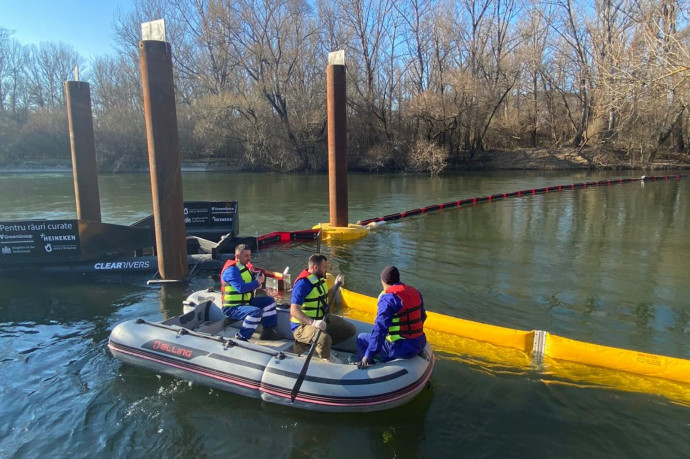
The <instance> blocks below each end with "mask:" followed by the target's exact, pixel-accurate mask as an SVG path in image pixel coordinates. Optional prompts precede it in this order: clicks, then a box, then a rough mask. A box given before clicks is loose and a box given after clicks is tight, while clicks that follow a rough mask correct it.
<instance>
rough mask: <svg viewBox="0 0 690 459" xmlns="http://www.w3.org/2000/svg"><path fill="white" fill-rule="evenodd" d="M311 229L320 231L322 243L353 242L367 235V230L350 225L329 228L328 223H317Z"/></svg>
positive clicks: (363, 227)
mask: <svg viewBox="0 0 690 459" xmlns="http://www.w3.org/2000/svg"><path fill="white" fill-rule="evenodd" d="M312 229H321V235H322V236H321V237H322V239H323V240H324V241H328V240H336V241H354V240H355V239H361V238H363V237H364V236H366V235H367V232H368V231H369V228H368V227H366V226H360V225H355V224H354V223H350V224H348V225H347V227H344V226H331V225H330V223H319V224H318V225H316V226H314V228H312Z"/></svg>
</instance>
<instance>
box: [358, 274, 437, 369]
mask: <svg viewBox="0 0 690 459" xmlns="http://www.w3.org/2000/svg"><path fill="white" fill-rule="evenodd" d="M381 285H382V286H383V292H381V294H380V295H379V299H378V304H377V307H378V311H377V313H376V319H375V320H374V328H373V330H372V331H371V333H360V334H359V336H358V337H357V353H358V358H359V359H360V361H359V364H357V366H358V367H359V368H366V367H367V366H369V365H372V364H374V363H375V362H374V356H375V355H376V354H377V353H378V354H380V356H381V361H383V362H388V361H389V360H393V359H409V358H411V357H414V356H416V355H417V354H419V353H420V352H421V351H422V349H424V346H425V345H426V335H425V334H424V321H425V320H426V311H425V310H424V301H423V300H422V294H421V293H419V291H418V290H417V289H416V288H414V287H410V286H409V285H405V284H403V283H402V282H400V272H399V271H398V268H396V267H395V266H388V267H386V268H385V269H384V270H383V271H382V272H381Z"/></svg>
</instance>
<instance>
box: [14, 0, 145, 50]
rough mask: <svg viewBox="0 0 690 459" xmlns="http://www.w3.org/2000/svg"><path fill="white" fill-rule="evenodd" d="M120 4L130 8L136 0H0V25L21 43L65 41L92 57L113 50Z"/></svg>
mask: <svg viewBox="0 0 690 459" xmlns="http://www.w3.org/2000/svg"><path fill="white" fill-rule="evenodd" d="M118 8H119V9H120V11H122V12H124V13H127V12H130V11H132V10H133V9H134V0H0V27H3V28H5V29H9V30H10V31H12V30H14V34H13V35H12V38H14V39H16V40H17V41H19V42H20V43H21V44H22V45H29V44H36V45H38V44H39V43H40V42H42V41H52V42H55V43H58V42H62V43H64V44H67V45H70V46H72V48H74V49H75V50H76V51H77V52H78V53H79V54H81V56H82V57H83V58H84V59H87V60H90V59H91V58H92V57H95V56H98V55H105V54H114V52H115V42H114V33H113V21H114V19H115V13H116V11H117V10H118Z"/></svg>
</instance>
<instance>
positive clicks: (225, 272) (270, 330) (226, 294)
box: [220, 244, 283, 341]
mask: <svg viewBox="0 0 690 459" xmlns="http://www.w3.org/2000/svg"><path fill="white" fill-rule="evenodd" d="M251 259H252V251H251V250H250V249H249V247H247V246H246V245H244V244H239V245H238V246H237V247H235V259H234V260H228V261H227V262H225V266H223V269H222V271H221V273H220V286H221V292H222V296H223V313H224V314H225V315H226V316H228V317H230V318H231V319H235V320H243V322H242V327H241V328H240V331H239V332H238V333H237V335H236V336H235V337H236V338H237V339H240V340H243V341H248V340H249V338H251V336H252V333H254V330H256V327H258V325H259V322H261V324H262V325H263V330H262V332H261V339H265V340H278V339H282V338H283V335H281V334H280V333H279V332H278V331H276V329H275V328H274V327H275V326H276V324H277V323H278V316H277V315H276V302H275V300H274V299H273V298H272V297H270V296H256V295H255V292H254V291H255V290H256V289H258V288H259V287H261V284H262V283H263V282H264V279H265V278H264V275H263V273H262V272H261V271H256V272H255V270H254V266H252V263H251Z"/></svg>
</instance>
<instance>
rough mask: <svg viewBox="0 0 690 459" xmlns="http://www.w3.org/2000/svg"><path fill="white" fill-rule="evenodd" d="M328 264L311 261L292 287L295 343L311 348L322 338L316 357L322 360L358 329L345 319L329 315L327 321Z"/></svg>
mask: <svg viewBox="0 0 690 459" xmlns="http://www.w3.org/2000/svg"><path fill="white" fill-rule="evenodd" d="M326 271H328V260H327V259H326V257H325V256H323V255H321V254H314V255H312V256H310V257H309V262H308V266H307V269H305V270H303V271H302V272H301V273H300V275H299V276H297V279H296V280H295V284H294V285H293V287H292V301H291V304H290V326H291V327H292V334H293V335H294V337H295V341H297V342H300V343H304V344H311V343H313V342H314V340H315V339H316V335H317V334H319V333H318V332H319V329H321V334H320V335H319V339H318V341H317V342H316V349H315V351H316V355H318V356H319V357H321V358H322V359H328V358H329V357H330V356H331V345H333V344H337V343H340V342H341V341H344V340H346V339H347V338H349V337H351V336H354V334H355V333H356V332H357V329H356V328H355V326H354V325H352V324H351V323H350V322H348V321H346V320H345V319H343V318H342V317H338V316H336V315H333V314H329V315H328V317H326V318H325V319H324V316H325V314H326V313H327V312H328V311H326V308H327V305H328V287H327V286H326V280H325V277H326ZM335 281H336V282H340V283H342V281H343V276H342V275H340V274H339V275H338V277H336V279H335Z"/></svg>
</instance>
